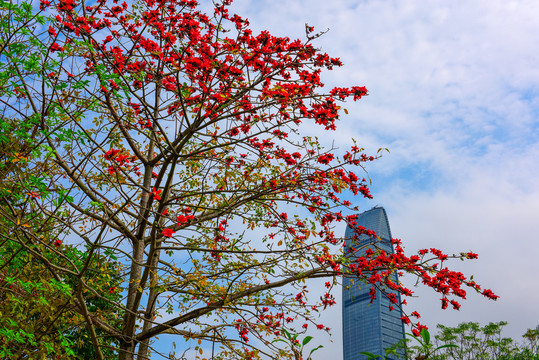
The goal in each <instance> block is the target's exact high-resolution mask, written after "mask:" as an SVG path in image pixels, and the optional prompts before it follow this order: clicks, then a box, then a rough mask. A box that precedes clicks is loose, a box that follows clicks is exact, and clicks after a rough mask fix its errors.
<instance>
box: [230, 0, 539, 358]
mask: <svg viewBox="0 0 539 360" xmlns="http://www.w3.org/2000/svg"><path fill="white" fill-rule="evenodd" d="M232 9H233V10H232V12H235V13H238V14H239V15H241V16H243V17H247V18H248V19H249V20H250V21H251V26H252V28H253V29H255V30H269V31H270V32H271V33H273V34H274V35H283V36H289V37H291V38H301V39H303V38H304V34H305V30H304V29H305V25H304V24H305V23H309V25H313V26H315V28H316V29H317V30H325V29H328V28H329V29H330V31H329V32H328V33H327V34H325V35H324V36H323V37H322V38H320V39H318V41H317V43H316V44H317V45H318V46H319V47H321V48H322V50H323V51H325V52H327V53H329V54H330V55H331V56H336V57H340V58H341V59H342V60H343V62H344V67H343V68H341V69H339V70H337V71H333V72H329V73H326V74H325V76H324V77H323V80H324V82H325V83H326V85H328V86H337V85H338V86H346V85H364V86H366V87H367V88H368V89H369V91H370V94H369V96H368V97H365V98H363V99H362V100H361V101H359V102H357V103H350V104H347V106H346V108H347V109H348V110H349V112H350V114H349V115H348V116H346V117H344V118H343V119H342V121H341V123H340V124H339V127H338V129H337V131H335V132H333V133H332V134H331V135H332V136H333V138H332V139H330V140H335V143H337V144H348V143H350V137H354V138H355V139H357V140H358V143H359V144H360V145H362V146H363V147H365V148H366V149H367V150H368V151H371V152H373V153H374V152H376V150H377V149H378V148H381V147H387V148H388V149H389V150H390V153H389V154H385V155H384V157H383V158H382V159H380V160H378V161H377V162H375V163H373V164H372V165H370V166H369V167H368V171H369V175H370V177H371V179H372V181H373V186H372V192H373V195H374V200H372V201H365V200H358V202H357V204H358V205H359V206H360V208H362V209H364V210H366V209H369V208H370V207H372V206H374V205H377V204H379V205H382V206H384V207H385V208H386V210H387V212H388V215H389V218H390V219H389V220H390V224H391V227H392V232H393V236H394V237H398V238H402V239H403V241H404V244H405V245H406V249H407V250H408V251H410V252H412V251H415V250H417V249H419V248H423V247H438V248H441V249H443V250H446V251H447V252H449V253H458V252H460V251H469V250H473V251H475V252H477V253H479V256H480V257H479V260H476V261H473V262H467V263H460V262H458V263H457V262H455V263H454V266H455V268H457V269H461V271H463V272H465V273H466V274H473V275H474V278H475V279H476V280H477V281H478V282H479V283H481V284H482V285H483V286H484V287H485V288H491V289H493V290H494V291H495V292H496V293H497V294H498V295H500V296H501V298H500V299H499V300H498V301H496V302H492V301H487V300H486V299H483V298H482V297H480V296H474V295H475V294H470V296H469V299H468V300H467V301H464V302H463V306H462V308H461V310H460V311H459V312H456V311H451V310H446V311H442V310H441V309H440V302H439V297H440V296H438V295H435V294H431V292H429V291H424V290H422V289H420V288H416V289H415V290H416V293H417V294H418V295H419V296H420V297H419V299H417V300H412V301H409V303H410V305H409V306H408V311H410V312H411V311H413V310H415V309H418V310H419V311H420V313H422V315H423V318H422V320H424V322H425V323H426V324H428V325H429V326H431V328H434V326H435V324H437V323H444V324H446V325H449V326H451V325H457V324H458V323H459V322H463V321H477V322H481V323H488V322H489V321H501V320H505V321H509V323H510V325H509V326H508V327H507V328H506V332H505V335H507V336H512V337H513V338H515V339H520V336H521V334H523V333H524V331H525V330H526V329H527V328H530V327H535V326H536V325H539V307H537V305H536V304H537V303H538V302H539V286H538V285H539V281H538V280H537V273H538V271H537V268H538V263H539V262H538V261H537V255H538V254H539V239H538V237H539V235H538V234H539V161H538V159H539V136H538V135H539V130H538V127H539V126H538V125H539V120H538V115H539V22H537V14H539V2H537V1H535V0H529V1H527V0H521V1H508V0H506V1H498V0H469V1H466V2H464V1H455V2H448V1H428V2H426V1H421V0H399V1H389V0H387V1H384V0H376V1H358V0H332V1H326V0H293V1H292V0H271V1H267V0H236V1H235V3H234V5H233V7H232ZM325 136H326V137H327V136H328V135H327V134H326V135H325ZM343 233H344V229H343ZM404 281H405V282H407V283H408V284H413V279H404ZM326 316H327V317H326V319H327V322H328V325H330V326H332V327H333V329H334V331H333V338H332V339H333V342H330V340H329V339H328V338H326V337H324V335H322V334H320V333H319V334H317V341H318V342H317V343H319V344H324V345H325V348H324V350H323V351H324V352H323V353H322V352H319V353H317V355H318V356H319V357H320V358H327V357H328V356H332V358H335V359H337V358H338V356H337V355H338V354H341V353H342V350H341V342H340V341H341V340H340V316H341V315H340V307H336V308H335V309H333V310H332V312H330V313H328V314H327V315H326ZM318 356H317V357H318Z"/></svg>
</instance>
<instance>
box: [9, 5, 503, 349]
mask: <svg viewBox="0 0 539 360" xmlns="http://www.w3.org/2000/svg"><path fill="white" fill-rule="evenodd" d="M229 4H230V1H224V2H222V3H216V4H215V8H214V10H213V13H211V14H205V13H203V12H201V11H199V9H198V7H197V2H196V1H190V0H158V1H155V0H138V1H133V2H131V3H129V4H128V3H127V2H123V3H121V4H120V3H119V1H117V0H112V1H107V0H99V1H90V2H85V1H74V0H58V1H57V0H51V1H48V0H41V1H40V2H39V3H28V2H24V1H19V2H13V1H5V0H0V11H1V13H0V26H1V27H2V31H1V40H0V41H1V42H0V60H1V64H0V82H1V87H0V95H1V104H2V112H1V117H0V143H1V144H2V147H1V150H2V151H1V153H0V160H1V164H0V166H1V168H0V172H1V175H2V177H3V179H5V181H3V182H2V185H1V187H0V226H1V229H0V246H1V254H2V260H1V261H2V263H1V264H0V271H1V276H2V279H1V288H2V293H1V294H0V296H1V297H2V298H3V299H6V298H9V302H6V303H3V305H2V306H4V305H5V306H6V307H7V309H6V310H4V309H2V311H7V313H8V314H10V315H9V317H7V318H6V317H4V318H5V319H3V320H2V321H4V320H5V321H6V322H7V324H5V323H4V322H2V324H1V327H0V336H1V339H2V340H1V342H2V345H3V346H4V351H7V350H6V348H7V346H6V344H14V343H17V342H21V341H22V340H21V339H23V338H24V339H31V340H32V341H36V340H37V339H38V338H39V339H40V341H39V342H36V345H35V348H34V349H30V350H28V352H27V353H26V354H23V355H20V356H26V357H28V358H33V357H35V356H37V355H36V352H42V353H43V354H45V355H47V356H50V355H54V354H57V353H58V352H59V351H60V350H61V349H70V350H69V351H75V350H73V349H75V348H76V346H75V345H73V344H76V343H77V341H78V339H81V337H82V338H83V339H89V340H88V341H87V344H91V349H92V356H93V358H96V359H103V358H111V357H117V358H118V359H134V358H136V359H147V358H149V356H150V355H152V354H155V355H163V356H168V355H169V354H159V353H158V352H157V349H156V348H153V347H152V344H153V342H154V341H155V339H156V338H157V337H158V336H162V335H170V336H175V337H176V338H177V339H178V340H177V341H182V342H188V341H191V340H194V341H196V342H198V345H196V346H195V350H197V351H200V353H201V354H202V353H203V351H202V346H203V345H204V344H208V343H211V344H213V345H214V346H215V352H216V354H215V358H223V359H224V358H230V359H242V358H244V359H254V358H272V359H278V358H291V357H294V356H299V355H298V351H299V349H300V347H299V345H298V347H297V348H296V347H295V346H296V343H295V340H296V338H295V337H294V336H293V335H291V334H297V333H300V332H304V331H305V329H306V328H307V327H308V326H312V327H316V328H318V329H319V330H321V331H328V330H329V329H328V328H327V327H326V326H325V325H324V324H320V323H318V322H317V315H318V313H319V312H320V311H322V310H323V309H325V308H326V307H328V306H332V305H333V304H335V300H334V298H333V296H332V294H331V289H332V288H333V287H334V286H335V285H337V284H339V281H340V280H339V279H340V278H341V277H342V276H343V275H353V276H358V277H359V278H360V279H361V284H360V285H362V286H370V287H372V288H373V292H372V296H373V297H374V296H376V294H377V293H378V291H377V289H378V290H383V291H390V292H399V293H401V294H402V295H405V296H406V295H411V294H412V291H411V290H409V289H407V288H405V287H404V286H403V285H402V284H401V283H395V282H393V281H392V280H391V279H392V277H391V275H392V274H393V273H395V272H399V273H409V274H412V275H414V276H418V277H419V279H420V281H421V282H422V283H423V284H425V285H427V286H429V287H431V288H433V289H434V290H435V291H437V292H439V293H441V296H442V298H441V301H442V307H444V308H446V307H447V306H448V305H449V304H452V306H453V307H454V308H456V309H458V308H459V307H460V304H459V303H458V302H457V301H456V299H458V298H465V297H466V291H465V288H470V289H472V290H474V291H478V292H481V293H482V294H483V295H485V296H486V297H488V298H491V299H495V298H496V297H497V296H496V295H494V293H493V292H492V291H490V290H482V289H481V288H480V286H479V285H478V284H476V283H475V282H474V281H472V280H470V279H468V278H466V277H465V276H464V275H463V274H462V273H460V272H456V271H452V270H450V269H448V268H447V267H446V266H445V264H446V260H447V259H449V258H461V259H473V258H476V257H477V254H474V253H472V252H467V253H461V254H457V255H452V256H449V255H447V254H444V253H443V252H442V251H440V250H438V249H434V248H431V249H424V250H421V251H420V252H419V253H418V254H415V255H411V256H408V255H406V254H405V252H404V249H403V247H402V246H401V242H400V240H397V239H393V243H394V245H395V249H396V251H395V254H387V253H385V252H384V251H381V250H378V251H376V250H371V251H367V252H366V254H365V256H361V257H360V258H358V259H357V260H356V259H351V258H350V257H347V256H346V254H345V253H344V251H343V238H342V237H341V236H339V235H338V234H335V232H334V227H335V225H336V224H338V223H343V222H344V223H346V224H347V225H349V226H353V227H355V229H356V235H355V236H356V238H357V239H359V237H360V236H368V237H372V238H374V239H376V238H377V236H376V234H375V233H374V232H372V231H370V230H369V229H365V228H363V227H360V226H357V224H356V223H355V220H354V219H355V218H356V214H355V213H357V210H358V207H357V204H358V203H359V202H360V199H362V198H371V195H370V192H369V188H368V181H367V180H366V179H365V178H364V176H365V175H363V174H364V166H366V164H367V163H369V162H370V161H373V160H375V159H376V156H372V155H369V154H365V153H364V150H363V149H361V148H360V147H359V146H358V145H356V144H355V142H352V141H350V144H351V145H350V146H348V148H324V147H323V144H322V143H321V142H320V141H319V140H318V139H317V138H316V137H314V136H308V135H307V134H308V133H310V132H312V129H313V128H315V127H316V128H317V129H320V130H323V131H329V132H331V131H332V130H335V129H336V126H337V121H338V120H339V118H340V117H341V116H342V115H343V114H344V113H347V110H345V109H344V108H343V107H342V106H341V104H342V103H344V101H346V100H348V99H351V100H353V101H356V100H360V99H361V98H362V97H364V96H365V95H367V89H366V88H365V87H363V86H355V85H354V86H343V87H335V88H333V89H329V90H326V89H325V87H324V84H323V83H322V79H321V76H322V74H323V72H324V71H329V70H332V69H333V68H334V67H338V66H341V65H342V64H341V61H340V60H339V59H338V58H334V57H330V56H329V55H328V54H326V53H324V52H322V51H320V50H319V49H317V48H316V47H315V46H314V45H313V44H314V43H315V41H316V39H317V37H319V36H320V35H321V34H320V33H316V32H315V31H314V28H313V27H310V26H306V38H305V40H291V39H290V38H287V37H276V36H273V35H271V34H270V33H269V32H267V31H263V32H261V33H259V34H254V33H253V31H252V30H251V29H250V28H249V22H248V21H247V20H246V19H243V18H241V17H240V16H238V15H232V14H230V13H229V11H228V5H229ZM344 146H346V145H344ZM352 200H353V203H352ZM357 250H358V249H355V248H351V249H349V251H352V252H356V251H357ZM311 278H327V279H328V282H327V283H326V287H327V292H325V294H323V295H322V296H321V297H320V298H316V299H312V298H309V296H308V290H309V289H308V288H307V287H306V285H305V280H307V279H311ZM384 289H385V290H384ZM391 298H394V297H391ZM35 304H38V305H37V306H38V307H37V308H36V309H37V310H36V311H39V312H41V313H42V314H43V315H41V316H38V315H36V314H35V313H32V312H31V311H30V312H28V311H27V310H26V309H29V308H31V307H33V306H34V305H35ZM47 309H49V311H47ZM10 320H11V321H14V322H16V323H18V324H22V323H23V322H24V321H25V322H26V325H28V326H27V327H24V328H21V330H20V331H19V333H17V334H16V333H14V332H9V331H11V330H10V329H12V328H13V327H15V326H16V325H13V324H12V323H11V322H10ZM403 321H404V322H407V323H410V318H409V317H408V316H404V317H403ZM10 326H11V327H10ZM414 326H415V328H414V329H413V330H414V331H418V330H420V329H421V328H423V327H424V326H422V325H421V324H419V323H414ZM6 329H7V330H6ZM23 331H24V333H23ZM286 334H288V336H286ZM283 336H284V337H283ZM281 338H283V339H286V340H290V339H293V341H292V343H291V345H292V347H291V348H289V349H288V348H283V347H282V346H280V343H279V342H278V341H275V340H279V339H281ZM19 340H20V341H19ZM85 341H86V340H85ZM203 343H204V344H203ZM66 351H67V350H66ZM170 351H172V349H171V350H170ZM85 353H86V354H89V353H88V352H85ZM66 356H67V355H66ZM201 356H202V355H201Z"/></svg>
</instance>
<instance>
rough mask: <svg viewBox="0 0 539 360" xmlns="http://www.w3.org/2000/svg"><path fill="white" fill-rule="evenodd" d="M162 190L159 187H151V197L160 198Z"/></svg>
mask: <svg viewBox="0 0 539 360" xmlns="http://www.w3.org/2000/svg"><path fill="white" fill-rule="evenodd" d="M162 191H163V190H159V189H157V190H156V189H155V187H152V197H153V198H154V199H155V200H161V196H160V194H161V192H162Z"/></svg>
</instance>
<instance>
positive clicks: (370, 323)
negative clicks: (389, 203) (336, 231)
mask: <svg viewBox="0 0 539 360" xmlns="http://www.w3.org/2000/svg"><path fill="white" fill-rule="evenodd" d="M356 222H357V224H358V226H364V227H365V228H366V229H368V230H374V231H375V232H376V234H377V235H378V239H371V238H368V237H367V236H362V237H360V238H359V241H357V240H356V241H355V243H353V242H354V240H352V238H353V236H354V235H353V234H354V233H353V229H352V228H350V227H348V228H347V229H346V234H345V237H346V245H347V247H354V248H356V249H358V251H357V252H356V253H354V254H352V255H351V256H353V257H359V256H362V255H363V254H364V253H365V251H366V250H367V248H372V249H373V250H375V249H380V250H383V251H385V252H386V253H387V254H392V253H394V251H393V245H392V243H391V230H390V228H389V222H388V220H387V214H386V211H385V210H384V208H383V207H374V208H372V209H371V210H368V211H365V212H364V213H361V214H360V215H359V217H358V219H357V220H356ZM374 244H375V245H376V247H375V246H374ZM393 276H394V278H393V281H395V282H396V281H397V274H394V275H393ZM370 288H371V286H370V285H368V284H364V283H363V282H360V281H359V280H358V279H357V278H354V277H352V276H345V277H344V279H343V297H342V301H343V308H342V315H343V316H342V318H343V347H344V349H343V350H344V351H343V353H344V360H363V359H366V358H367V357H366V356H364V355H360V354H359V353H360V352H361V351H368V352H371V353H373V354H376V355H383V354H384V349H386V348H389V347H391V346H392V345H394V344H396V343H397V342H399V341H400V340H402V339H403V338H404V325H403V323H402V321H401V319H400V318H401V317H402V312H401V310H400V308H399V306H395V308H394V310H392V311H390V310H389V306H390V305H394V304H391V303H390V301H389V299H388V298H387V297H386V296H384V295H382V294H380V292H378V294H377V296H376V299H375V300H374V301H373V302H372V303H371V302H370V301H371V296H370V294H369V290H370ZM397 301H398V303H399V304H398V305H400V295H399V294H398V293H397ZM401 351H402V350H401ZM402 354H403V355H404V351H402ZM387 359H388V360H390V359H391V360H393V359H394V357H393V356H391V355H389V357H388V358H387Z"/></svg>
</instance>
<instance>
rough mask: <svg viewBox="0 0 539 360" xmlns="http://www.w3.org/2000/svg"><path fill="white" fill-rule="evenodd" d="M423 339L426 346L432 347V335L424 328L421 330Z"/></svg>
mask: <svg viewBox="0 0 539 360" xmlns="http://www.w3.org/2000/svg"><path fill="white" fill-rule="evenodd" d="M420 335H421V337H422V338H423V340H424V341H425V344H427V345H430V333H429V331H428V330H427V329H425V328H423V329H421V334H420Z"/></svg>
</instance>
